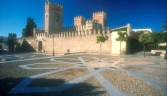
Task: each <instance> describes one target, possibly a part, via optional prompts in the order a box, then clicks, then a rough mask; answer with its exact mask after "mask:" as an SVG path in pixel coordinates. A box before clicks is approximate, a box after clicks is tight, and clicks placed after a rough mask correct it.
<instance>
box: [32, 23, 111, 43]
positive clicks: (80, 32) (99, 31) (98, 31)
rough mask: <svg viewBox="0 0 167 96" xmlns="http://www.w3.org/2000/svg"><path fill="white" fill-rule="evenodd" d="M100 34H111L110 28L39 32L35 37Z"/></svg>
mask: <svg viewBox="0 0 167 96" xmlns="http://www.w3.org/2000/svg"><path fill="white" fill-rule="evenodd" d="M83 27H84V26H75V27H73V28H76V29H77V28H83ZM98 34H103V35H107V34H110V29H100V28H97V29H89V30H86V29H84V28H83V30H72V31H62V32H58V33H55V34H47V33H46V32H44V33H37V34H35V37H36V38H37V39H39V40H41V39H47V38H53V35H54V37H55V38H59V37H61V38H66V37H68V38H69V37H75V36H87V35H98Z"/></svg>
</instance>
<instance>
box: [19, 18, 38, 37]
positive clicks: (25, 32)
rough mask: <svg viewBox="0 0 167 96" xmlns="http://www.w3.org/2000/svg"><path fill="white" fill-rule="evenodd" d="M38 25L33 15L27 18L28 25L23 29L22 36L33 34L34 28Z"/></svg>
mask: <svg viewBox="0 0 167 96" xmlns="http://www.w3.org/2000/svg"><path fill="white" fill-rule="evenodd" d="M36 27H37V26H36V24H35V22H34V19H33V18H31V17H29V18H27V24H26V27H25V28H23V30H22V36H23V37H28V36H33V29H34V28H36Z"/></svg>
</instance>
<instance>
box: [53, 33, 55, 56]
mask: <svg viewBox="0 0 167 96" xmlns="http://www.w3.org/2000/svg"><path fill="white" fill-rule="evenodd" d="M54 55H55V54H54V35H53V56H54Z"/></svg>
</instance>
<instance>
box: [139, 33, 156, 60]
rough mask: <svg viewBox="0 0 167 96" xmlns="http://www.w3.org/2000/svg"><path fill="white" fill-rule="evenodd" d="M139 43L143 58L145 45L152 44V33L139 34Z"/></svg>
mask: <svg viewBox="0 0 167 96" xmlns="http://www.w3.org/2000/svg"><path fill="white" fill-rule="evenodd" d="M139 42H140V43H143V52H144V57H145V44H148V43H152V42H154V40H153V35H152V33H147V34H141V35H140V38H139Z"/></svg>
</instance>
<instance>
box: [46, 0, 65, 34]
mask: <svg viewBox="0 0 167 96" xmlns="http://www.w3.org/2000/svg"><path fill="white" fill-rule="evenodd" d="M62 29H63V7H62V6H61V5H59V4H58V3H53V4H52V3H50V0H46V2H45V32H46V33H47V34H53V33H57V32H60V31H61V30H62Z"/></svg>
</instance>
